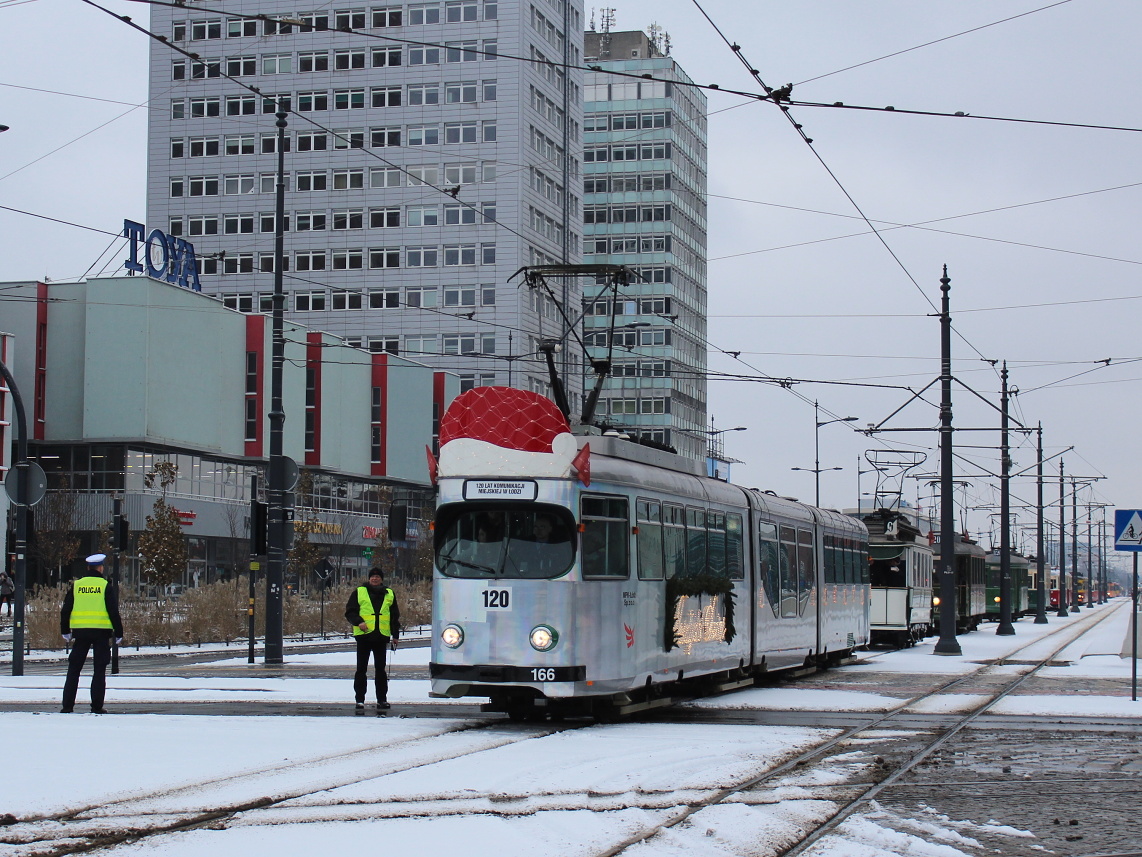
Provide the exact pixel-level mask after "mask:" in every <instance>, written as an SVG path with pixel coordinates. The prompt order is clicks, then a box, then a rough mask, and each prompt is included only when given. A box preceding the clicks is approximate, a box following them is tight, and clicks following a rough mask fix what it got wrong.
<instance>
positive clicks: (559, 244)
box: [147, 0, 584, 394]
mask: <svg viewBox="0 0 1142 857" xmlns="http://www.w3.org/2000/svg"><path fill="white" fill-rule="evenodd" d="M582 9H583V7H582V2H581V0H531V2H528V0H437V2H429V3H385V4H384V5H359V6H351V7H350V6H349V5H348V4H347V5H346V8H331V7H322V8H321V9H320V10H319V11H305V7H303V6H298V5H292V4H287V3H285V2H283V0H236V2H228V3H227V4H226V8H225V10H222V9H220V8H218V7H216V6H207V5H204V4H203V5H200V4H199V3H197V2H194V0H189V2H187V3H186V4H185V5H178V6H174V5H171V6H152V7H151V29H152V30H153V31H154V32H155V33H156V34H158V35H160V36H162V37H164V38H165V39H166V40H168V41H169V43H170V44H162V43H154V45H153V47H152V50H151V58H150V96H151V101H150V132H149V154H148V187H147V216H148V227H149V228H151V229H153V228H161V229H163V230H166V231H169V232H170V233H172V234H175V235H180V236H183V237H185V238H186V239H187V240H188V241H190V242H191V243H192V244H193V245H194V247H195V250H196V253H197V255H198V258H199V260H200V269H201V282H202V288H203V291H204V292H206V293H208V294H212V295H216V296H218V297H219V298H221V299H222V300H223V301H224V302H225V303H226V304H227V305H228V306H230V307H232V308H234V309H237V310H241V311H243V312H269V311H270V309H271V294H272V291H273V279H274V221H275V218H274V207H275V184H276V169H277V147H278V142H277V133H276V130H277V129H276V127H275V113H276V112H277V111H278V109H279V106H280V105H282V104H285V105H288V108H289V111H290V112H289V115H288V117H287V122H288V127H287V129H286V136H285V144H284V146H283V149H284V151H285V153H286V154H285V174H286V195H285V197H286V217H287V221H288V222H287V231H286V233H285V264H284V265H283V273H284V277H285V290H286V292H287V302H286V309H287V313H288V315H289V316H290V317H291V318H292V319H294V320H295V321H297V322H299V323H301V324H304V325H306V326H307V327H311V328H316V329H320V330H322V331H326V332H329V333H331V334H334V335H336V336H340V337H342V338H344V339H345V340H346V341H347V342H348V343H350V344H351V345H356V346H358V347H361V348H364V349H367V350H371V351H374V352H377V351H388V352H391V353H399V354H401V355H402V356H406V357H410V358H412V359H414V360H419V361H422V362H425V363H428V364H430V365H433V366H437V367H441V368H448V369H451V370H453V371H456V372H458V373H459V374H460V376H461V383H462V387H463V388H464V389H467V388H469V387H471V386H475V385H485V384H492V383H498V384H511V385H513V386H517V387H524V388H530V389H533V390H537V391H541V392H547V391H548V378H547V372H546V370H545V368H544V366H543V363H542V360H541V359H540V358H539V357H538V356H537V355H536V354H535V351H536V343H537V340H538V339H539V338H541V337H544V336H551V335H559V334H560V333H561V332H562V331H561V327H562V324H563V322H562V320H561V318H560V315H559V313H558V312H557V311H556V307H555V306H554V305H553V304H552V302H551V301H550V300H549V299H543V298H542V297H541V296H539V295H536V294H533V293H531V292H529V291H528V290H527V289H523V288H521V287H520V282H519V280H518V279H516V280H514V281H511V282H509V278H510V277H511V275H512V274H513V273H515V272H516V271H517V270H518V269H519V268H520V267H521V266H524V265H536V264H551V263H562V262H571V263H575V262H579V261H581V258H582V246H581V234H582V220H581V200H580V194H581V189H582V172H581V168H580V164H581V157H582V102H583V98H582V73H581V72H580V71H578V70H577V67H580V66H581V65H582V42H581V34H582V32H583V28H584V27H583V20H582ZM171 45H174V46H177V47H180V48H182V49H184V50H185V51H187V52H189V53H190V54H192V56H190V57H187V56H185V55H184V54H182V53H179V52H178V51H175V50H172V49H171ZM570 298H571V302H572V303H573V307H572V309H574V307H577V306H579V304H580V302H581V295H580V294H578V292H577V290H573V292H572V294H571V295H570ZM513 358H514V359H513ZM568 380H569V381H570V382H571V384H572V392H573V393H576V394H577V393H578V389H579V384H580V383H581V380H582V379H581V376H580V377H575V378H570V379H568Z"/></svg>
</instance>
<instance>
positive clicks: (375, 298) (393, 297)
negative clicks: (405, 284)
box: [369, 289, 400, 309]
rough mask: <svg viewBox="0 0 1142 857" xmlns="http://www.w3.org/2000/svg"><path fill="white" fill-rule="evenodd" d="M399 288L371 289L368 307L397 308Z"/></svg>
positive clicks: (398, 305)
mask: <svg viewBox="0 0 1142 857" xmlns="http://www.w3.org/2000/svg"><path fill="white" fill-rule="evenodd" d="M399 307H400V289H372V290H370V292H369V309H398V308H399Z"/></svg>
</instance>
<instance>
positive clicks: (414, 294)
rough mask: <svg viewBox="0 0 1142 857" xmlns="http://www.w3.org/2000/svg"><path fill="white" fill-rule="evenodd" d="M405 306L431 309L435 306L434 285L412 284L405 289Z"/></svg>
mask: <svg viewBox="0 0 1142 857" xmlns="http://www.w3.org/2000/svg"><path fill="white" fill-rule="evenodd" d="M404 302H405V306H410V307H427V308H428V309H432V308H433V307H435V306H436V287H435V286H412V287H409V288H407V289H405V293H404Z"/></svg>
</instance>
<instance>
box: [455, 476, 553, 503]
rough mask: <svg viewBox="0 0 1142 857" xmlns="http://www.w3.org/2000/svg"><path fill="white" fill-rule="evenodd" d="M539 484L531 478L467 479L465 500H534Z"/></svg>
mask: <svg viewBox="0 0 1142 857" xmlns="http://www.w3.org/2000/svg"><path fill="white" fill-rule="evenodd" d="M538 494H539V485H538V483H536V482H535V481H533V480H531V479H516V480H512V481H507V480H503V479H466V480H465V481H464V499H465V500H534V499H535V498H536V497H537V496H538Z"/></svg>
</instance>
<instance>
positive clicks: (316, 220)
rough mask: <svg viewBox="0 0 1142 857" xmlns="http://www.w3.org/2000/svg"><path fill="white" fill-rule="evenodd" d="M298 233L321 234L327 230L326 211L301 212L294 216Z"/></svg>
mask: <svg viewBox="0 0 1142 857" xmlns="http://www.w3.org/2000/svg"><path fill="white" fill-rule="evenodd" d="M294 220H295V223H296V226H295V227H294V228H295V229H296V230H297V231H298V232H321V231H323V230H324V229H325V212H324V211H299V212H297V213H296V214H295V215H294Z"/></svg>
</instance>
